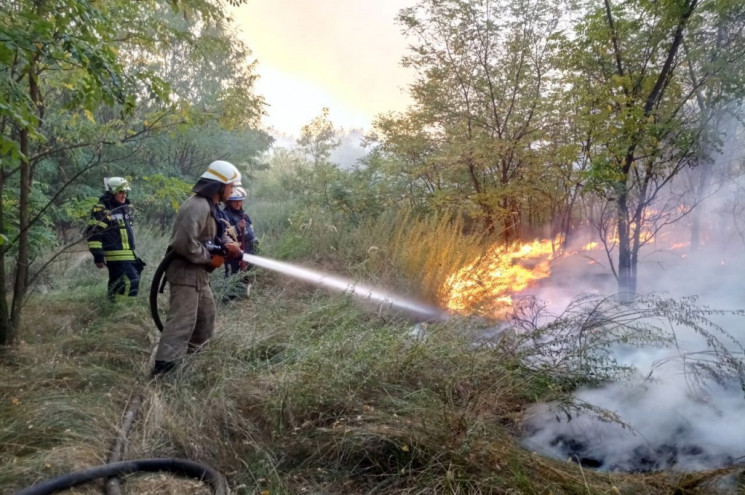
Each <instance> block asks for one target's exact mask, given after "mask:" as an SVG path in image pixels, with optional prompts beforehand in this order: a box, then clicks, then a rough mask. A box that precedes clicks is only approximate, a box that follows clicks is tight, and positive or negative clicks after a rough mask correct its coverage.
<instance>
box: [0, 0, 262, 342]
mask: <svg viewBox="0 0 745 495" xmlns="http://www.w3.org/2000/svg"><path fill="white" fill-rule="evenodd" d="M233 3H235V2H233ZM160 5H161V4H160V3H159V2H156V1H154V0H149V1H143V2H126V1H119V0H106V1H102V2H93V3H91V2H87V1H81V0H62V1H59V2H51V1H48V0H33V1H22V2H12V1H2V2H0V21H1V22H2V25H3V31H2V34H0V89H2V91H0V128H1V130H2V132H0V197H2V199H3V201H0V234H2V239H3V241H4V242H3V243H2V245H1V246H0V287H2V288H3V294H5V290H6V287H7V283H6V281H7V278H8V274H7V273H6V272H5V267H6V266H8V264H7V263H6V261H8V260H9V259H10V260H12V261H14V285H13V296H12V299H11V303H10V308H9V307H8V305H7V298H6V297H5V296H4V297H2V298H0V344H8V343H12V342H13V340H14V338H15V332H16V331H17V329H18V327H19V324H20V318H21V310H22V305H23V301H24V298H25V295H26V293H27V290H28V287H29V280H30V276H29V269H30V265H31V263H32V261H33V260H32V259H31V257H30V254H31V247H32V246H31V239H30V234H31V232H32V230H33V228H34V227H35V226H38V225H42V224H43V223H44V222H45V221H46V219H47V218H48V214H49V211H50V209H51V208H52V207H53V206H54V204H55V202H56V201H58V200H59V198H60V197H61V194H62V192H63V191H64V190H65V188H67V187H69V186H71V185H72V184H75V183H76V181H80V180H81V178H83V177H85V174H86V173H87V172H88V171H90V170H91V169H93V168H94V167H98V166H101V165H102V164H104V163H106V162H107V161H111V160H116V159H122V158H123V157H128V156H131V153H132V152H133V149H136V148H128V147H127V146H126V144H127V143H128V142H134V141H139V140H140V138H142V137H143V136H145V135H147V134H149V133H152V132H154V131H155V130H162V129H164V128H166V127H168V126H171V125H174V124H175V123H176V122H178V121H179V120H180V121H181V122H183V121H184V119H183V118H180V117H178V116H176V117H174V115H178V111H179V107H178V105H177V104H176V102H175V101H174V100H172V99H171V93H170V91H169V86H168V84H167V83H166V82H165V81H164V80H163V78H161V77H158V75H156V72H157V70H158V67H156V66H154V65H152V64H149V63H148V61H147V60H145V59H138V58H137V57H130V55H132V54H135V53H137V52H138V50H139V51H140V52H141V53H142V52H148V53H157V52H158V49H159V48H160V47H161V46H163V44H164V43H167V42H168V41H171V40H169V39H168V37H169V35H174V36H176V37H178V38H179V39H181V40H190V41H194V39H195V38H194V32H195V30H194V29H192V28H191V27H189V28H187V29H184V30H181V31H179V30H178V29H175V28H174V27H173V26H172V25H170V24H169V22H168V21H169V18H168V16H163V15H159V14H161V13H162V12H160V11H159V8H160ZM168 5H169V7H168V8H169V9H176V10H180V11H181V14H182V16H183V17H184V18H191V19H192V26H193V25H196V24H199V25H200V26H203V27H204V29H209V27H210V26H213V25H216V24H218V25H219V24H220V23H222V22H224V21H225V16H224V14H223V10H222V5H221V3H220V2H219V1H217V0H216V1H215V2H210V1H204V0H184V1H183V2H168ZM233 53H234V52H229V54H233ZM226 58H227V57H226ZM231 89H234V88H232V87H230V86H226V90H227V91H230V90H231ZM238 91H239V92H240V90H238ZM240 94H241V95H242V96H245V97H247V98H248V99H243V100H242V101H241V102H238V103H235V105H233V106H224V107H222V108H219V109H218V110H219V112H220V113H219V118H232V119H236V118H239V117H238V116H237V113H236V112H235V109H236V108H239V107H240V105H243V110H244V112H245V114H246V115H249V116H251V115H254V114H256V113H258V112H260V110H258V108H257V107H254V106H251V105H250V104H249V103H256V102H255V101H253V100H251V99H250V95H251V93H250V87H249V88H247V89H246V91H245V92H242V93H240ZM220 95H221V96H224V94H223V93H220ZM136 108H139V109H140V110H141V113H140V114H139V115H135V112H134V110H135V109H136ZM214 108H215V107H214V106H213V109H214ZM231 109H232V110H233V116H232V117H231V116H230V113H231ZM251 109H256V111H255V112H252V111H251ZM181 115H183V114H181ZM133 116H134V117H133ZM213 118H215V119H216V118H218V115H217V114H216V116H215V117H213ZM55 173H57V174H59V175H60V176H61V177H65V179H66V180H65V181H64V182H62V183H61V184H55V187H52V188H50V189H51V195H50V196H48V197H47V198H40V197H39V190H38V189H37V188H34V189H32V185H33V184H34V181H35V179H36V177H37V176H38V175H39V174H42V175H46V178H50V177H52V176H53V175H54V174H55ZM50 180H51V179H50ZM34 196H36V200H34ZM8 199H13V202H11V201H6V200H8Z"/></svg>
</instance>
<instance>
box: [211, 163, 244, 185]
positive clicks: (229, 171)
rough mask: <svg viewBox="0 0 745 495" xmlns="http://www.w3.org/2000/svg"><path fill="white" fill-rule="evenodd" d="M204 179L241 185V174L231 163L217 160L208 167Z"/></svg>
mask: <svg viewBox="0 0 745 495" xmlns="http://www.w3.org/2000/svg"><path fill="white" fill-rule="evenodd" d="M201 178H202V179H210V180H216V181H217V182H222V183H223V184H236V183H238V184H240V182H241V173H240V172H239V171H238V169H237V168H235V165H233V164H232V163H230V162H226V161H223V160H215V161H214V162H212V163H210V166H209V167H207V171H206V172H205V173H203V174H202V175H201Z"/></svg>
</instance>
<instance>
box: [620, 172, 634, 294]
mask: <svg viewBox="0 0 745 495" xmlns="http://www.w3.org/2000/svg"><path fill="white" fill-rule="evenodd" d="M622 187H623V191H622V192H621V193H620V194H619V195H618V212H617V218H618V301H619V302H620V303H621V304H629V303H631V302H632V301H633V300H634V296H635V295H636V278H635V277H634V273H635V270H633V269H632V262H631V236H630V235H629V221H628V219H629V216H628V210H629V206H628V191H626V187H625V184H622Z"/></svg>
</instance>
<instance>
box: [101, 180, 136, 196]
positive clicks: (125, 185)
mask: <svg viewBox="0 0 745 495" xmlns="http://www.w3.org/2000/svg"><path fill="white" fill-rule="evenodd" d="M103 186H104V188H105V189H106V190H107V191H110V192H112V193H114V194H116V193H119V192H122V191H124V192H127V191H130V190H131V189H130V187H129V181H128V180H127V179H125V178H123V177H104V179H103Z"/></svg>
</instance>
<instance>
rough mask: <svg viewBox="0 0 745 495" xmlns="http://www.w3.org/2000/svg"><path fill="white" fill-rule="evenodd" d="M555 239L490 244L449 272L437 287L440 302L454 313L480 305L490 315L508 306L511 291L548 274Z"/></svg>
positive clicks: (510, 302)
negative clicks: (478, 254) (484, 251)
mask: <svg viewBox="0 0 745 495" xmlns="http://www.w3.org/2000/svg"><path fill="white" fill-rule="evenodd" d="M555 246H556V244H555V241H551V240H545V239H544V240H536V241H533V242H532V243H528V244H518V245H514V246H510V247H505V246H499V245H494V246H492V247H490V248H489V249H488V251H487V252H486V254H485V255H484V256H481V257H479V258H477V259H475V260H473V261H472V262H471V263H469V264H468V265H466V266H464V267H463V268H461V269H459V270H458V271H456V272H455V273H453V274H452V275H450V276H449V277H448V278H447V280H446V281H445V283H444V284H443V285H442V287H441V289H440V301H441V304H442V305H443V306H444V307H446V308H448V309H449V310H450V311H453V312H455V313H466V312H469V313H470V312H472V311H473V309H474V308H475V307H479V306H481V307H483V309H484V310H485V312H486V313H488V314H490V315H492V316H499V315H500V314H503V313H504V312H505V311H506V310H507V309H508V308H509V306H511V305H512V294H514V293H516V292H520V291H522V290H524V289H526V288H527V287H529V286H530V285H531V284H533V283H535V282H536V281H537V280H540V279H543V278H547V277H549V276H550V275H551V269H550V261H551V260H552V259H553V258H554V247H555Z"/></svg>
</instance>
